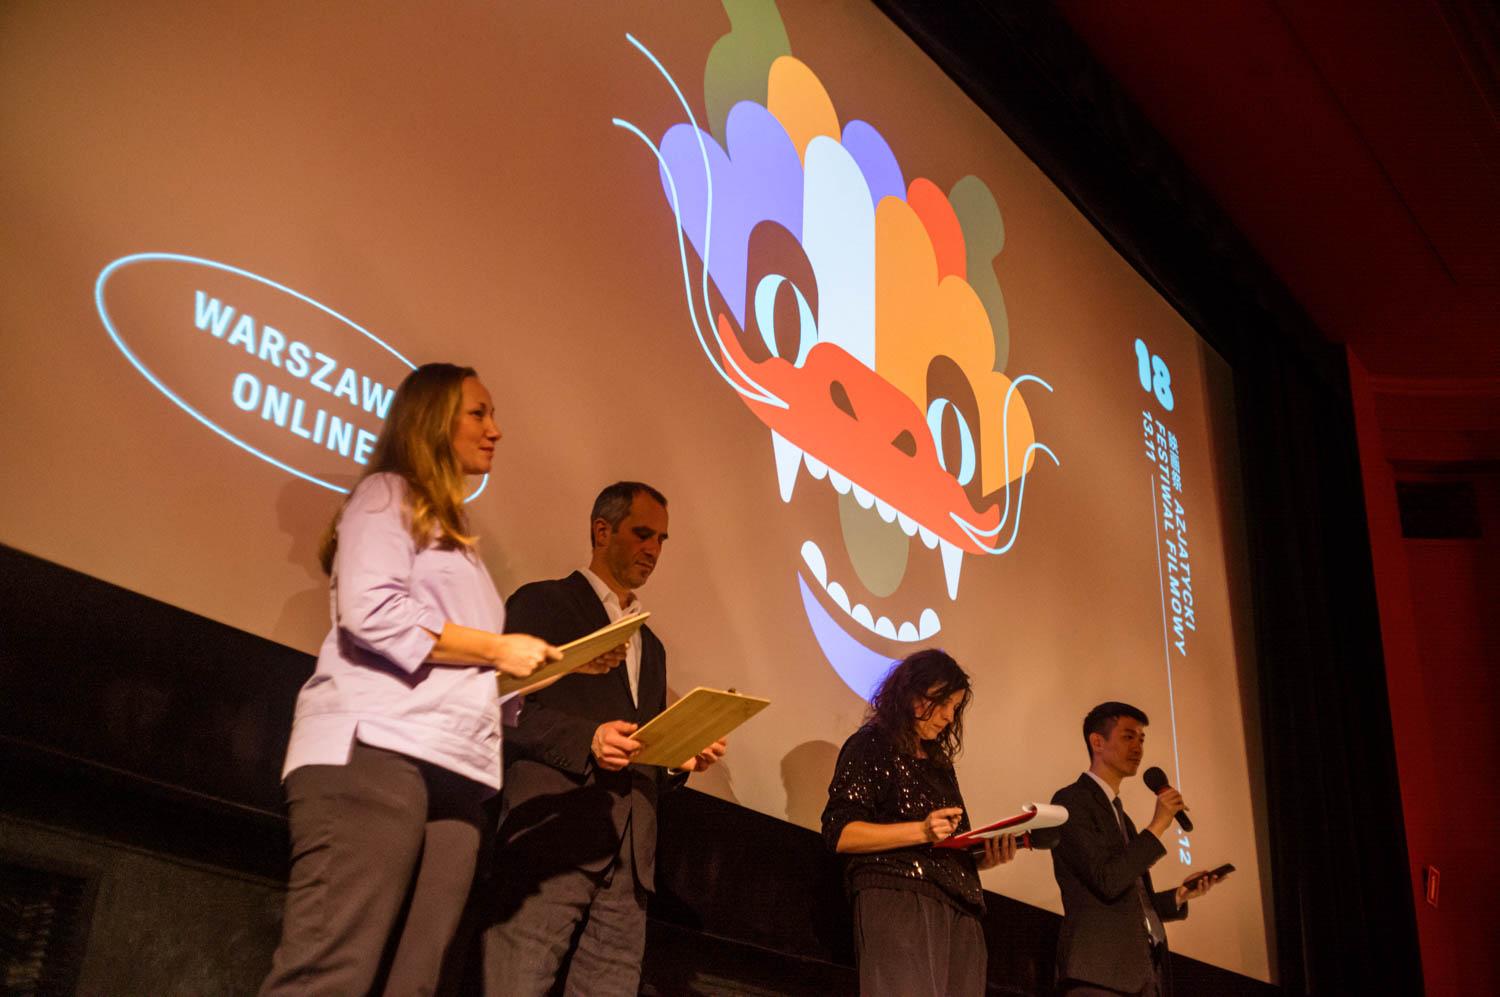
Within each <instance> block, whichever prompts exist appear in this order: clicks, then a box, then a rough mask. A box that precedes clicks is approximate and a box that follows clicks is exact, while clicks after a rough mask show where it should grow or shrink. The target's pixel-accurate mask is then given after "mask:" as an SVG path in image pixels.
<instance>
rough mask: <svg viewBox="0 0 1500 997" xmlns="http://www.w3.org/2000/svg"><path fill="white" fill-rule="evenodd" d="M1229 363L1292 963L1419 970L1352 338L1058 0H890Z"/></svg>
mask: <svg viewBox="0 0 1500 997" xmlns="http://www.w3.org/2000/svg"><path fill="white" fill-rule="evenodd" d="M877 3H878V5H879V6H880V7H881V8H882V9H883V10H884V11H885V12H886V13H887V15H888V16H890V17H891V19H892V20H893V21H895V22H896V23H897V24H898V25H900V26H901V27H902V28H903V29H904V30H905V31H906V32H907V33H908V34H909V35H911V37H912V38H913V39H914V40H915V41H916V42H917V43H918V44H919V45H921V46H922V47H923V48H924V49H926V50H927V52H928V54H929V55H931V56H932V57H933V58H934V59H935V60H936V61H937V62H938V63H939V64H940V65H942V66H944V67H945V68H946V69H947V71H948V72H949V74H950V75H951V76H953V77H954V79H955V80H956V81H957V82H958V83H959V84H960V85H961V86H962V87H964V89H965V90H966V91H967V92H968V93H969V95H970V96H971V97H972V98H973V99H974V100H975V101H976V102H977V103H978V104H979V105H980V106H981V107H983V108H984V109H985V110H986V111H987V112H988V113H989V114H990V115H991V116H992V117H993V118H994V119H995V120H996V121H997V122H998V123H999V124H1000V126H1001V127H1002V128H1003V129H1004V130H1005V131H1006V132H1007V133H1008V134H1009V135H1010V137H1011V138H1012V139H1013V140H1014V141H1015V142H1016V143H1017V144H1018V145H1020V146H1021V148H1022V149H1023V150H1024V151H1025V152H1026V153H1027V155H1028V156H1030V157H1031V158H1032V159H1033V160H1035V161H1036V163H1037V164H1038V166H1040V167H1041V168H1042V170H1043V171H1044V172H1046V173H1047V174H1048V175H1049V177H1051V179H1052V180H1053V182H1054V183H1056V184H1057V185H1058V186H1059V187H1061V188H1062V189H1063V191H1064V192H1065V193H1066V194H1067V195H1068V196H1069V197H1070V198H1071V199H1072V200H1073V202H1074V204H1075V205H1077V206H1078V207H1079V208H1080V210H1082V211H1083V212H1084V213H1085V214H1086V215H1088V216H1089V217H1090V218H1091V219H1092V220H1093V222H1094V224H1095V225H1096V226H1097V227H1098V228H1099V229H1100V230H1101V231H1102V232H1103V233H1104V234H1105V236H1106V237H1107V238H1109V239H1110V240H1111V242H1112V243H1113V244H1114V245H1115V247H1116V248H1117V249H1118V250H1119V251H1120V252H1121V253H1122V254H1123V255H1124V256H1125V257H1126V258H1127V259H1129V260H1131V261H1132V262H1133V263H1134V265H1135V266H1136V268H1137V269H1138V270H1139V271H1140V272H1141V273H1142V275H1143V276H1145V277H1146V278H1147V279H1148V280H1150V281H1151V282H1152V283H1153V284H1154V285H1155V286H1156V287H1157V288H1158V289H1159V290H1160V291H1161V292H1162V293H1163V294H1165V295H1166V296H1167V298H1168V299H1169V300H1171V301H1172V302H1173V303H1174V304H1175V305H1176V306H1177V308H1178V310H1179V311H1181V312H1182V313H1183V315H1184V316H1185V317H1187V319H1188V320H1189V321H1190V322H1191V323H1192V324H1193V325H1194V326H1195V327H1196V328H1197V329H1198V331H1199V333H1200V334H1201V335H1202V336H1203V337H1204V338H1205V340H1207V341H1208V343H1209V344H1210V345H1211V346H1213V347H1214V348H1215V349H1216V350H1217V351H1218V352H1219V353H1220V354H1221V355H1222V356H1223V357H1224V358H1225V359H1226V360H1227V361H1228V362H1229V364H1230V365H1231V367H1232V368H1233V371H1234V388H1235V396H1236V405H1237V417H1238V422H1239V430H1240V432H1239V436H1240V447H1241V461H1242V471H1243V475H1244V481H1243V484H1244V489H1245V517H1246V531H1247V535H1248V538H1249V551H1250V562H1251V563H1250V565H1249V568H1250V577H1251V587H1252V593H1253V600H1254V607H1255V631H1256V644H1257V648H1256V652H1257V653H1256V657H1257V665H1256V667H1257V668H1258V673H1259V689H1260V712H1261V716H1260V726H1261V735H1262V737H1261V740H1262V743H1263V747H1264V752H1263V755H1264V757H1263V761H1264V772H1265V785H1266V792H1267V797H1268V809H1269V815H1270V823H1271V828H1270V834H1271V841H1270V845H1271V855H1272V863H1273V870H1272V871H1273V884H1274V903H1273V909H1274V911H1275V922H1276V923H1275V928H1274V940H1275V947H1276V958H1277V963H1276V965H1277V968H1278V971H1279V976H1280V980H1281V983H1282V985H1283V986H1284V987H1285V989H1287V990H1288V991H1290V992H1294V993H1295V992H1306V993H1316V994H1343V993H1405V994H1415V993H1420V992H1421V991H1422V977H1421V966H1420V957H1419V954H1418V949H1417V938H1416V917H1415V912H1414V909H1413V899H1412V895H1411V891H1410V886H1409V883H1410V878H1409V875H1408V871H1407V867H1408V859H1407V853H1406V843H1405V833H1404V829H1403V824H1402V815H1401V801H1400V795H1399V788H1398V785H1397V774H1396V758H1395V750H1394V745H1393V744H1392V734H1391V721H1390V709H1389V703H1388V700H1387V694H1386V681H1385V669H1384V664H1383V661H1382V657H1381V645H1380V628H1379V617H1378V613H1377V609H1376V603H1375V589H1374V580H1373V573H1372V566H1371V560H1370V551H1369V537H1368V532H1367V529H1366V524H1365V513H1364V501H1363V493H1362V491H1361V481H1360V475H1359V466H1358V458H1357V453H1356V448H1355V437H1354V426H1353V413H1352V409H1351V405H1350V399H1349V389H1348V383H1347V377H1346V368H1345V365H1344V360H1343V354H1342V351H1341V350H1339V349H1338V348H1336V347H1333V346H1330V345H1327V344H1326V343H1325V342H1324V341H1323V340H1322V339H1321V337H1319V336H1318V334H1317V331H1316V329H1314V328H1313V327H1312V325H1311V323H1310V321H1309V320H1308V319H1307V317H1306V315H1305V314H1304V313H1303V312H1302V311H1301V309H1300V308H1299V307H1298V306H1297V304H1296V302H1295V301H1293V300H1292V298H1291V296H1290V295H1289V293H1288V292H1287V291H1286V289H1285V288H1284V287H1283V286H1282V285H1281V284H1280V283H1279V281H1278V280H1277V279H1276V278H1275V276H1274V275H1273V274H1272V273H1271V272H1270V271H1269V269H1268V268H1267V267H1266V266H1265V264H1264V263H1263V262H1262V261H1261V260H1259V258H1258V257H1257V256H1256V255H1255V254H1254V252H1253V251H1252V250H1251V249H1250V247H1249V246H1248V244H1247V243H1246V242H1245V240H1244V238H1243V237H1242V236H1241V235H1240V234H1239V233H1238V232H1237V231H1236V230H1235V229H1234V228H1233V226H1232V225H1230V224H1229V222H1228V221H1227V219H1225V217H1224V216H1223V214H1222V213H1221V212H1220V211H1219V209H1218V208H1217V206H1216V205H1215V204H1214V203H1213V202H1212V201H1211V200H1210V199H1209V198H1208V196H1207V195H1206V194H1205V193H1204V192H1203V191H1202V190H1201V188H1200V187H1199V186H1198V185H1197V183H1196V182H1195V181H1194V179H1193V178H1192V177H1191V176H1190V175H1189V174H1188V173H1187V172H1186V170H1185V168H1184V167H1183V166H1182V165H1181V163H1180V162H1179V161H1178V160H1177V159H1176V157H1175V155H1174V154H1173V153H1172V151H1171V150H1170V149H1169V148H1168V147H1167V146H1166V144H1165V142H1164V141H1163V140H1162V139H1161V137H1160V136H1159V135H1157V134H1156V133H1155V132H1154V131H1153V130H1152V129H1151V128H1150V127H1149V125H1147V123H1146V121H1145V119H1144V117H1143V116H1142V115H1141V114H1140V113H1139V112H1138V111H1137V110H1136V109H1135V108H1134V107H1133V106H1132V105H1131V104H1130V103H1129V101H1128V100H1127V99H1126V98H1125V97H1124V95H1123V94H1122V93H1121V91H1120V90H1119V88H1118V87H1117V86H1116V85H1114V84H1113V83H1112V81H1110V80H1109V79H1108V78H1107V76H1105V74H1104V72H1103V70H1102V69H1100V68H1099V67H1098V65H1097V64H1096V63H1094V62H1093V60H1092V58H1091V57H1090V55H1089V54H1088V52H1087V51H1086V49H1085V48H1084V47H1083V45H1082V43H1081V42H1080V41H1079V40H1078V39H1077V37H1076V36H1075V35H1073V34H1072V32H1071V30H1070V29H1069V28H1068V26H1067V25H1066V23H1065V22H1064V21H1063V19H1062V17H1061V16H1060V15H1059V14H1058V13H1057V12H1056V11H1055V10H1054V9H1053V8H1052V7H1051V6H1050V5H1048V4H1047V3H1044V2H1042V0H945V2H942V3H922V2H914V0H905V2H903V0H877Z"/></svg>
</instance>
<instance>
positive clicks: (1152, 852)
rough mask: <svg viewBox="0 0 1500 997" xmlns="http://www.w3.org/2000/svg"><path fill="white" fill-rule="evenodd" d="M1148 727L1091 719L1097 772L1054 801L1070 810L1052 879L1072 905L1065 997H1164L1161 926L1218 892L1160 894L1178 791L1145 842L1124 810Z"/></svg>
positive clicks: (1138, 719) (1104, 714)
mask: <svg viewBox="0 0 1500 997" xmlns="http://www.w3.org/2000/svg"><path fill="white" fill-rule="evenodd" d="M1149 722H1150V721H1148V720H1147V719H1146V714H1145V713H1143V712H1141V711H1140V710H1138V709H1136V708H1135V707H1134V706H1130V705H1129V704H1126V703H1113V702H1111V703H1101V704H1099V705H1098V706H1096V707H1094V708H1093V709H1092V710H1090V711H1089V714H1088V716H1086V717H1084V720H1083V740H1084V743H1085V744H1086V745H1087V746H1088V751H1089V769H1088V771H1087V772H1085V773H1083V775H1081V776H1079V777H1078V781H1077V782H1075V783H1073V784H1072V785H1070V786H1064V787H1063V788H1062V789H1059V790H1058V791H1057V792H1056V793H1055V794H1054V795H1053V797H1052V802H1053V803H1058V804H1061V805H1062V806H1065V807H1067V808H1068V822H1067V823H1066V824H1064V825H1063V826H1062V827H1061V828H1060V829H1059V831H1060V836H1059V837H1060V840H1059V842H1058V844H1057V846H1056V847H1055V848H1054V849H1053V850H1052V874H1053V875H1054V876H1055V877H1056V878H1057V885H1058V888H1059V889H1060V890H1061V891H1062V902H1063V926H1062V934H1061V935H1060V936H1059V937H1058V941H1057V975H1058V990H1059V992H1061V993H1063V994H1067V995H1070V997H1083V995H1096V994H1099V995H1104V994H1108V995H1115V994H1139V995H1145V997H1157V995H1160V994H1162V993H1163V988H1164V981H1163V976H1162V966H1163V965H1164V963H1165V961H1166V952H1167V934H1166V931H1165V929H1164V928H1163V927H1162V922H1163V921H1176V920H1180V919H1182V918H1185V917H1187V913H1188V911H1187V902H1188V901H1189V900H1191V899H1192V898H1194V897H1198V896H1202V895H1203V894H1204V893H1206V892H1207V891H1208V889H1209V887H1210V886H1212V885H1213V881H1212V880H1211V879H1209V878H1207V877H1204V878H1202V879H1200V880H1189V881H1187V882H1185V883H1184V884H1183V885H1182V886H1179V887H1177V888H1176V889H1175V890H1164V891H1162V892H1161V893H1157V892H1155V891H1154V890H1153V889H1152V886H1151V873H1150V868H1151V866H1152V865H1154V864H1155V863H1156V861H1157V859H1159V858H1161V857H1162V856H1163V855H1165V854H1166V847H1165V846H1163V844H1162V841H1161V839H1162V837H1163V836H1165V835H1166V834H1167V833H1168V829H1169V828H1170V827H1171V824H1172V819H1173V818H1174V817H1175V816H1176V815H1177V813H1178V812H1179V811H1181V810H1182V809H1183V803H1182V795H1181V794H1180V793H1178V792H1177V790H1175V789H1171V788H1170V787H1169V788H1167V789H1165V790H1163V791H1162V792H1161V793H1160V794H1159V795H1158V796H1157V798H1156V812H1155V813H1154V814H1153V815H1152V817H1151V823H1150V824H1148V825H1146V829H1145V830H1144V831H1139V832H1138V831H1137V830H1136V827H1135V824H1134V823H1133V822H1132V821H1131V819H1130V817H1129V816H1128V815H1127V814H1126V813H1125V808H1124V807H1123V806H1121V805H1120V783H1121V781H1122V780H1124V779H1125V778H1127V777H1128V776H1133V775H1135V773H1136V769H1138V768H1140V764H1141V757H1142V754H1143V752H1144V750H1145V745H1146V731H1145V727H1146V725H1147V724H1148V723H1149Z"/></svg>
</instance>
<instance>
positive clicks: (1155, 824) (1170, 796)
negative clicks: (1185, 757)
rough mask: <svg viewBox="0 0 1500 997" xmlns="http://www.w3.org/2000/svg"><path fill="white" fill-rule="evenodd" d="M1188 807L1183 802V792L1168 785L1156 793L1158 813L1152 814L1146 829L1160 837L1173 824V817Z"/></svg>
mask: <svg viewBox="0 0 1500 997" xmlns="http://www.w3.org/2000/svg"><path fill="white" fill-rule="evenodd" d="M1186 809H1187V806H1186V804H1184V803H1183V802H1182V794H1181V793H1179V792H1177V790H1175V789H1173V788H1172V787H1171V786H1168V787H1167V788H1166V789H1164V790H1162V791H1161V792H1160V793H1157V794H1156V813H1154V814H1152V815H1151V823H1150V824H1148V825H1146V830H1148V831H1150V832H1151V833H1152V834H1154V835H1156V836H1157V837H1158V838H1160V837H1161V836H1162V835H1164V834H1166V833H1167V829H1168V828H1169V827H1171V826H1172V818H1174V817H1176V816H1177V814H1178V813H1179V812H1181V811H1183V810H1186Z"/></svg>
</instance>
